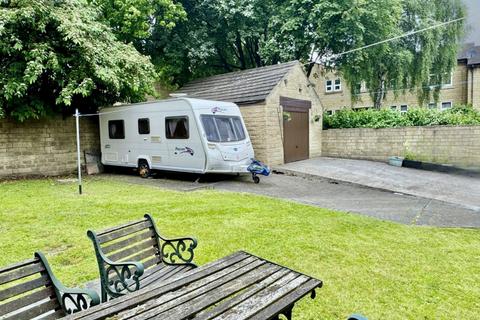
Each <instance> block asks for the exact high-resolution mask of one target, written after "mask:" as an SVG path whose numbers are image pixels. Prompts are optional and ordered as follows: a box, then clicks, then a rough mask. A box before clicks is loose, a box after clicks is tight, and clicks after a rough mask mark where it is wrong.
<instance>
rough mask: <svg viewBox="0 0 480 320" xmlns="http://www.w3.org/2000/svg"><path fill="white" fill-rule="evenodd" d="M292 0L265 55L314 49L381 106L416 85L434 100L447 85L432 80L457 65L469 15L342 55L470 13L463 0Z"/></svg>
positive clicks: (354, 90)
mask: <svg viewBox="0 0 480 320" xmlns="http://www.w3.org/2000/svg"><path fill="white" fill-rule="evenodd" d="M287 2H291V3H290V4H289V5H286V6H284V9H283V10H279V11H278V12H279V14H280V17H279V18H277V19H275V20H273V21H274V22H275V24H276V27H272V29H273V30H278V31H277V32H275V33H274V35H273V36H272V37H271V38H270V39H269V40H268V42H267V46H265V48H264V52H265V55H264V57H265V56H267V57H268V56H279V57H281V58H282V59H292V58H297V57H298V56H299V51H300V52H303V56H302V57H303V58H304V59H305V57H306V55H307V54H309V52H314V53H315V54H316V56H317V57H318V61H321V62H323V63H324V64H325V65H326V67H327V69H335V70H337V71H338V72H339V73H341V74H342V76H343V77H344V78H345V79H346V81H347V83H348V85H349V87H350V88H351V89H352V90H351V91H352V98H353V100H355V99H357V98H358V94H359V90H360V84H361V82H364V83H365V84H366V87H367V89H368V90H369V91H370V93H371V97H372V100H373V101H374V105H375V107H377V108H380V106H381V104H382V101H383V99H384V98H385V96H386V93H387V91H388V90H392V91H393V92H394V93H395V94H397V95H398V94H399V93H400V92H402V91H404V90H405V91H407V90H410V91H416V92H417V94H418V96H419V102H420V103H422V102H423V101H425V100H427V99H429V97H430V95H431V93H432V91H433V94H434V96H435V97H436V98H438V92H439V90H440V86H435V87H434V89H432V87H431V79H432V78H433V79H436V81H435V82H438V83H440V81H439V80H445V78H446V77H449V73H450V71H451V70H452V69H453V67H454V66H455V64H456V54H457V50H458V47H459V42H460V41H461V40H462V36H463V30H464V23H463V21H459V22H457V23H455V24H451V25H448V26H445V27H441V28H438V29H431V30H428V31H426V32H422V33H418V34H415V35H412V36H409V37H406V38H402V39H398V40H394V41H391V42H386V43H382V44H379V45H375V46H372V47H369V48H366V49H364V50H359V51H355V52H352V53H349V54H345V55H337V56H335V54H338V53H342V52H346V51H349V50H352V49H355V48H360V47H363V46H366V45H369V44H373V43H377V42H380V41H383V40H385V39H390V38H393V37H396V36H399V35H402V34H405V33H407V32H410V31H412V30H419V29H423V28H426V27H429V26H432V25H436V24H439V23H441V22H445V21H450V20H454V19H459V18H463V17H465V12H464V6H463V4H462V3H461V1H460V0H376V1H366V0H339V1H325V0H322V1H314V0H298V1H286V3H287ZM295 13H299V14H295ZM289 17H290V18H289ZM302 34H303V36H302ZM292 35H295V36H293V37H292ZM307 49H310V50H311V51H310V50H307ZM267 60H268V59H267ZM312 65H313V64H312ZM312 65H310V68H311V67H312ZM309 71H310V70H309Z"/></svg>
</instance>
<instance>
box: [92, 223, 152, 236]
mask: <svg viewBox="0 0 480 320" xmlns="http://www.w3.org/2000/svg"><path fill="white" fill-rule="evenodd" d="M144 221H147V219H142V220H136V221H131V222H127V223H124V224H121V225H118V226H114V227H111V228H107V229H103V230H101V231H99V232H97V236H102V235H104V234H107V233H110V232H113V231H117V230H120V229H124V228H127V227H130V226H133V225H135V224H138V223H141V222H144Z"/></svg>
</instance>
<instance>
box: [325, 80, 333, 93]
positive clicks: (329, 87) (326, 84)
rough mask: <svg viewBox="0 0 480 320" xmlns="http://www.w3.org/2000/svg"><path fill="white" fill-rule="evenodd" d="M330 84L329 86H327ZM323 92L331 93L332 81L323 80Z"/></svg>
mask: <svg viewBox="0 0 480 320" xmlns="http://www.w3.org/2000/svg"><path fill="white" fill-rule="evenodd" d="M329 82H330V84H328V83H329ZM325 92H333V80H329V79H326V80H325Z"/></svg>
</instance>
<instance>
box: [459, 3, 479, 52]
mask: <svg viewBox="0 0 480 320" xmlns="http://www.w3.org/2000/svg"><path fill="white" fill-rule="evenodd" d="M463 1H464V2H465V4H466V5H467V16H468V24H469V27H470V30H469V31H468V33H467V38H466V39H465V40H466V42H475V43H476V44H477V45H480V0H463Z"/></svg>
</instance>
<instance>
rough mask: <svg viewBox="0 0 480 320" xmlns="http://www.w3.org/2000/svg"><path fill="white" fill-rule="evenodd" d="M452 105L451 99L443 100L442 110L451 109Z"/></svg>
mask: <svg viewBox="0 0 480 320" xmlns="http://www.w3.org/2000/svg"><path fill="white" fill-rule="evenodd" d="M451 107H452V102H451V101H447V102H442V110H446V109H450V108H451Z"/></svg>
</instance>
